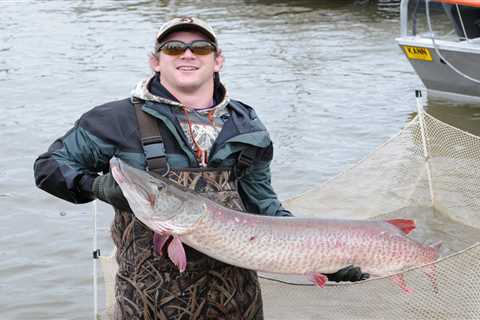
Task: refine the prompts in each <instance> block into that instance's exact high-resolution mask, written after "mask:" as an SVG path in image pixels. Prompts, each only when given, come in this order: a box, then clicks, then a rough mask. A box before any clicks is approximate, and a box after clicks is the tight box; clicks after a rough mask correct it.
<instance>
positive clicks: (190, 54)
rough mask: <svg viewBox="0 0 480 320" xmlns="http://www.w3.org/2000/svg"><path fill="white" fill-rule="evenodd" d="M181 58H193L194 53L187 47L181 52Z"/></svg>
mask: <svg viewBox="0 0 480 320" xmlns="http://www.w3.org/2000/svg"><path fill="white" fill-rule="evenodd" d="M182 58H183V59H189V58H190V59H191V58H195V54H194V53H193V52H192V50H190V48H187V49H186V50H185V51H184V52H183V53H182Z"/></svg>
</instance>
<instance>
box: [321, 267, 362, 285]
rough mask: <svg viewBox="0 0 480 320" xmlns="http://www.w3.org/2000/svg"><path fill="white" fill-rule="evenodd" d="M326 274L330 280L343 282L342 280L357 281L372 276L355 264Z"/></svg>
mask: <svg viewBox="0 0 480 320" xmlns="http://www.w3.org/2000/svg"><path fill="white" fill-rule="evenodd" d="M325 275H326V276H327V278H328V280H329V281H335V282H341V281H350V282H355V281H360V280H365V279H368V278H369V277H370V275H369V274H368V273H363V272H362V270H360V267H354V266H353V265H350V266H348V267H345V268H343V269H340V270H338V271H337V272H335V273H329V274H325Z"/></svg>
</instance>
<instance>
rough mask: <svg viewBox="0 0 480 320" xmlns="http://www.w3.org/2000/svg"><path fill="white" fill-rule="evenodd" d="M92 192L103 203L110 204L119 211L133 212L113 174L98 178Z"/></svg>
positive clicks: (94, 182)
mask: <svg viewBox="0 0 480 320" xmlns="http://www.w3.org/2000/svg"><path fill="white" fill-rule="evenodd" d="M92 192H93V194H94V196H95V197H96V198H98V199H100V200H102V201H105V202H107V203H110V204H111V205H112V206H114V207H115V208H117V209H120V210H123V211H130V212H131V211H132V210H131V209H130V206H129V205H128V201H127V199H125V196H124V195H123V193H122V190H121V189H120V186H119V185H118V184H117V182H116V181H115V179H114V178H113V176H112V174H111V173H106V174H104V175H101V176H98V177H96V178H95V180H93V184H92Z"/></svg>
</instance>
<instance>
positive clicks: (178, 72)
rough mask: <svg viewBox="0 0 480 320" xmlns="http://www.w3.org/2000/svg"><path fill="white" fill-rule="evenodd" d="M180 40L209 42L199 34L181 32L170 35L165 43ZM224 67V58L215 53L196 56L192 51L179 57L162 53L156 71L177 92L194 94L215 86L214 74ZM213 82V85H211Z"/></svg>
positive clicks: (164, 83)
mask: <svg viewBox="0 0 480 320" xmlns="http://www.w3.org/2000/svg"><path fill="white" fill-rule="evenodd" d="M169 40H179V41H182V42H185V43H191V42H192V41H194V40H208V38H207V37H206V36H205V35H203V34H201V33H198V32H190V31H179V32H173V33H172V34H170V35H168V37H167V38H165V39H164V40H163V41H169ZM222 65H223V56H222V55H221V54H217V55H216V54H215V53H214V52H212V53H210V54H208V55H204V56H202V55H195V54H193V53H192V52H191V51H190V49H187V50H185V52H184V53H182V54H180V55H178V56H169V55H167V54H165V53H163V52H162V51H160V54H159V58H158V64H157V65H156V66H154V69H155V71H157V72H160V81H161V83H162V84H163V85H164V86H165V87H167V89H171V90H172V89H173V90H174V91H176V92H184V93H194V92H196V91H198V90H202V89H203V88H207V87H208V86H209V85H213V74H214V72H219V71H220V69H221V68H222ZM210 81H211V83H210Z"/></svg>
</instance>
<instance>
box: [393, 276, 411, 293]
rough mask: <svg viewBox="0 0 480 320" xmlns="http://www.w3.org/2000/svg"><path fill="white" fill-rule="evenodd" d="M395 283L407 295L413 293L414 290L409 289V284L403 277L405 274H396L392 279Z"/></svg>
mask: <svg viewBox="0 0 480 320" xmlns="http://www.w3.org/2000/svg"><path fill="white" fill-rule="evenodd" d="M390 279H391V280H392V282H393V283H395V284H396V285H398V286H399V287H400V288H401V289H402V290H403V291H404V292H405V293H406V294H410V293H412V292H413V289H412V288H409V287H407V282H406V281H405V278H404V277H403V274H401V273H398V274H394V275H393V276H391V277H390Z"/></svg>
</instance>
